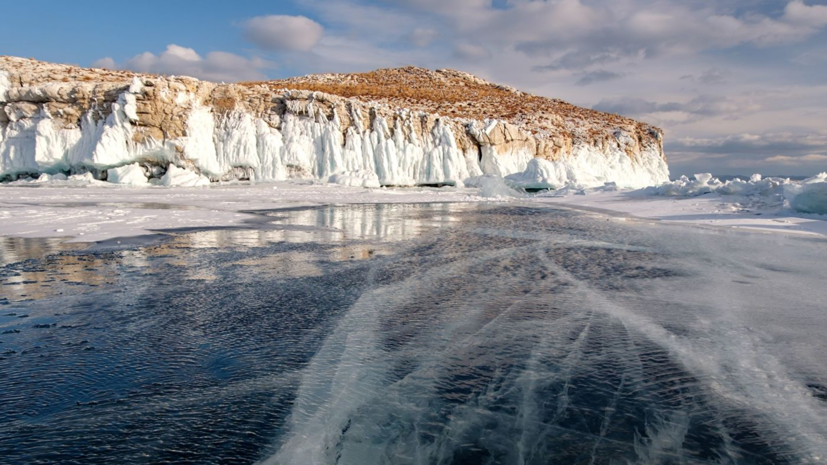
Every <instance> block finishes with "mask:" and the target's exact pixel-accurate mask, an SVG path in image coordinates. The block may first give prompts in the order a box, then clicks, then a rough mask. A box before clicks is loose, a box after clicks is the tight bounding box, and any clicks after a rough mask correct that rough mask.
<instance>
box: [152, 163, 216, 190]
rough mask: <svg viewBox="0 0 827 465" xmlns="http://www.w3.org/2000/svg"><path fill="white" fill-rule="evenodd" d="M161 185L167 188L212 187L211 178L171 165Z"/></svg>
mask: <svg viewBox="0 0 827 465" xmlns="http://www.w3.org/2000/svg"><path fill="white" fill-rule="evenodd" d="M160 184H161V185H162V186H166V187H202V186H209V185H210V178H208V177H206V176H204V175H201V174H198V173H195V172H193V171H190V170H188V169H186V168H179V167H177V166H175V165H169V168H167V172H166V173H165V174H164V176H163V177H162V178H161V183H160Z"/></svg>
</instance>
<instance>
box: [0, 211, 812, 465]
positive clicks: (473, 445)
mask: <svg viewBox="0 0 827 465" xmlns="http://www.w3.org/2000/svg"><path fill="white" fill-rule="evenodd" d="M270 215H271V216H272V221H274V222H275V223H276V225H277V226H278V227H277V228H272V227H269V228H267V229H263V230H213V231H201V232H194V233H189V234H180V235H177V236H175V237H174V238H172V239H170V240H169V241H167V242H165V243H162V244H160V245H153V246H148V247H141V248H133V249H128V250H114V251H95V252H88V251H84V250H83V249H81V248H79V246H76V245H75V246H68V245H65V244H61V243H60V242H58V241H55V240H51V241H50V240H33V239H26V240H22V239H2V240H0V251H2V254H3V255H2V257H1V259H0V266H2V267H3V268H1V269H0V292H1V294H0V295H2V297H0V406H1V408H0V457H2V460H0V462H2V461H7V462H8V463H159V462H169V463H198V464H201V463H252V462H256V461H261V462H265V463H275V464H293V463H295V464H313V463H319V464H328V463H329V464H333V463H338V464H374V463H376V464H381V463H401V464H414V463H416V464H434V463H438V464H487V463H491V464H496V463H502V464H546V463H584V464H586V463H594V464H600V463H607V464H608V463H658V464H660V463H676V464H678V463H679V464H685V463H725V464H726V463H744V464H764V463H766V464H776V463H782V464H783V463H814V462H816V463H817V462H819V461H823V460H824V459H825V457H827V450H825V448H826V446H825V444H827V403H825V402H827V387H825V386H827V361H825V359H824V358H823V356H822V354H823V353H824V352H825V349H827V342H825V340H827V338H824V337H823V333H824V331H825V329H827V312H825V310H824V308H823V307H824V304H823V302H824V301H825V297H827V288H825V286H824V283H825V282H827V281H826V280H825V278H827V276H825V275H827V266H825V265H824V263H825V259H826V258H827V243H826V242H825V241H823V240H818V239H811V238H801V237H786V236H776V235H762V234H747V233H738V232H731V231H729V232H726V231H708V230H700V229H693V228H682V227H675V226H663V225H651V224H643V223H634V222H622V221H618V220H616V219H607V218H606V217H603V216H599V215H592V214H587V213H577V212H572V211H566V210H557V209H538V208H528V207H519V206H514V205H513V204H512V205H496V204H473V205H471V204H465V205H457V204H430V205H361V206H348V207H325V208H318V209H311V210H295V211H286V212H274V213H271V214H270Z"/></svg>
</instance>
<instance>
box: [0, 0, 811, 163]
mask: <svg viewBox="0 0 827 465" xmlns="http://www.w3.org/2000/svg"><path fill="white" fill-rule="evenodd" d="M3 12H4V17H5V18H18V20H12V21H9V20H7V21H4V25H3V29H4V31H3V36H4V39H3V40H2V42H0V54H2V55H15V56H23V57H32V58H36V59H39V60H46V61H54V62H60V63H71V64H76V65H80V66H98V67H106V68H113V69H114V68H123V69H131V70H135V71H141V72H150V73H163V74H178V75H190V76H194V77H197V78H201V79H209V80H214V81H225V82H233V81H251V80H263V79H268V78H284V77H289V76H295V75H302V74H308V73H325V72H357V71H369V70H372V69H376V68H384V67H398V66H406V65H415V66H422V67H427V68H431V69H438V68H453V69H459V70H463V71H468V72H470V73H473V74H476V75H478V76H480V77H483V78H485V79H488V80H490V81H493V82H497V83H502V84H508V85H510V86H513V87H516V88H519V89H521V90H524V91H528V92H532V93H534V94H538V95H543V96H547V97H554V98H560V99H563V100H566V101H569V102H571V103H574V104H577V105H581V106H585V107H589V108H595V109H597V110H602V111H608V112H612V113H619V114H622V115H625V116H630V117H633V118H636V119H639V120H642V121H646V122H648V123H651V124H654V125H657V126H659V127H661V128H663V129H664V132H665V141H666V143H665V149H666V155H667V157H668V159H669V164H670V168H671V171H672V174H673V175H682V174H687V175H691V174H693V173H696V172H713V173H715V174H719V175H734V174H742V175H749V174H752V173H763V174H765V175H769V174H774V175H788V176H792V175H813V174H816V173H818V172H822V171H827V0H792V1H789V0H778V1H772V0H718V1H711V0H612V1H607V0H279V1H274V0H270V1H263V0H258V1H253V0H233V1H231V2H228V1H223V2H203V1H201V2H194V1H193V2H191V1H183V0H176V1H169V0H166V1H157V0H143V1H141V2H100V1H91V0H74V1H72V2H65V1H58V0H52V1H43V0H27V1H26V2H7V3H6V4H5V5H4V6H3Z"/></svg>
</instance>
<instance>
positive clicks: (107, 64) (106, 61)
mask: <svg viewBox="0 0 827 465" xmlns="http://www.w3.org/2000/svg"><path fill="white" fill-rule="evenodd" d="M92 67H93V68H102V69H117V68H118V65H117V64H115V60H113V59H112V58H111V57H104V58H101V59H98V60H95V61H93V62H92Z"/></svg>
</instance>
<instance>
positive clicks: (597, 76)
mask: <svg viewBox="0 0 827 465" xmlns="http://www.w3.org/2000/svg"><path fill="white" fill-rule="evenodd" d="M622 77H623V75H622V74H620V73H615V72H614V71H607V70H605V69H600V70H597V71H589V72H586V73H581V74H580V79H578V80H577V82H576V84H577V85H578V86H587V85H589V84H594V83H595V82H606V81H614V80H616V79H620V78H622Z"/></svg>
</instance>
